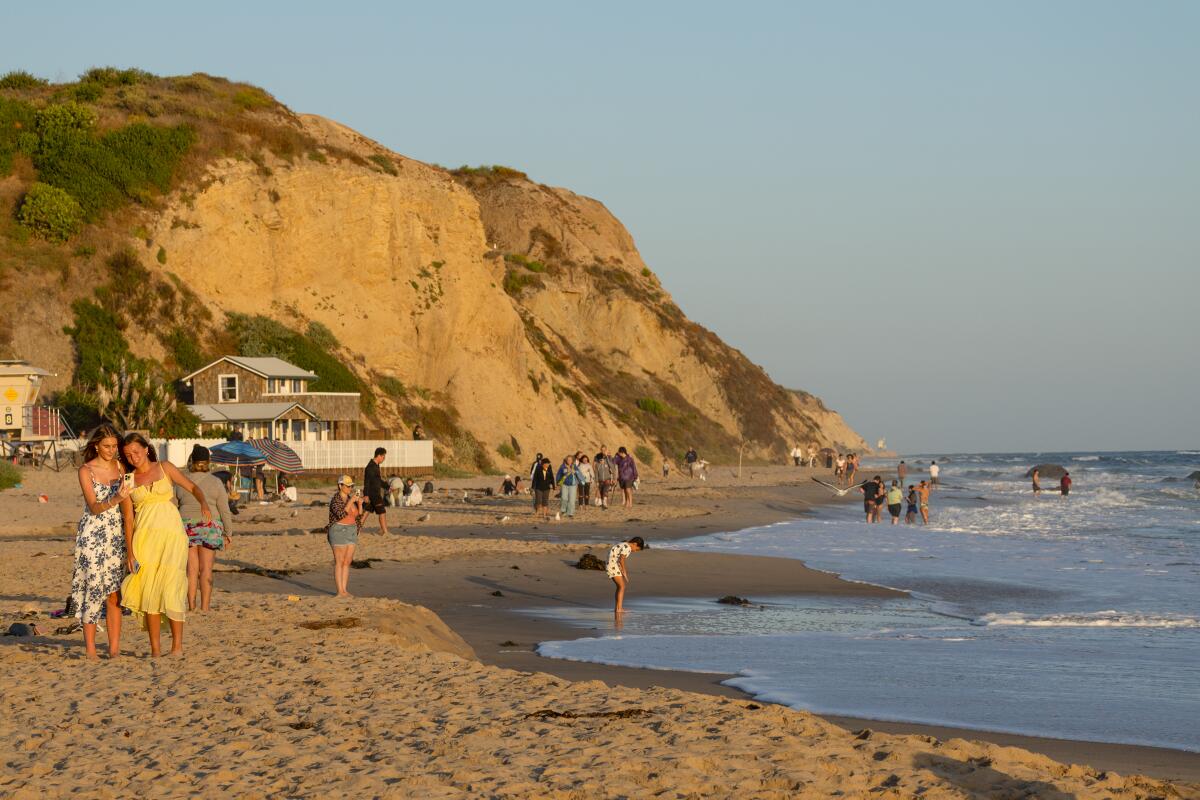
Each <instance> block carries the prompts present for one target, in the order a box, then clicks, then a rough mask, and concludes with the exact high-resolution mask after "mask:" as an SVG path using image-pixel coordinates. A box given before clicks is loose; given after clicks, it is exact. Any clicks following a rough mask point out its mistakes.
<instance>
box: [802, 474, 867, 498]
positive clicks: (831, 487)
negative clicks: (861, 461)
mask: <svg viewBox="0 0 1200 800" xmlns="http://www.w3.org/2000/svg"><path fill="white" fill-rule="evenodd" d="M813 483H819V484H821V485H822V486H824V487H825V488H826V489H829V490H830V491H832V492H835V493H836V494H837V496H838V497H845V496H846V495H848V494H850V491H851V490H852V489H857V488H858V487H860V486H862V485H863V483H866V481H863V483H856V484H854V485H853V486H847V487H846V488H845V489H842V488H840V487H837V486H834V485H833V484H832V483H826V482H825V481H823V480H820V479H819V478H813Z"/></svg>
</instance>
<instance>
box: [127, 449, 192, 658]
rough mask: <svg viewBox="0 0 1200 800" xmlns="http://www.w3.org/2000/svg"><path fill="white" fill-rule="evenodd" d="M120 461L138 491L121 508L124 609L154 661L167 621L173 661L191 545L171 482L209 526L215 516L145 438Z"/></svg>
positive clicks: (180, 634)
mask: <svg viewBox="0 0 1200 800" xmlns="http://www.w3.org/2000/svg"><path fill="white" fill-rule="evenodd" d="M121 455H122V456H123V457H124V461H125V463H126V465H127V466H129V467H130V469H131V472H129V473H128V474H126V476H125V480H127V481H131V482H132V484H133V491H132V492H131V493H130V494H129V497H127V498H126V499H125V500H123V501H122V502H121V513H122V514H123V515H124V517H125V537H126V551H127V553H128V561H129V573H130V574H129V576H128V577H127V578H125V581H124V583H122V584H121V605H123V606H125V607H126V608H128V609H129V610H130V611H132V612H133V613H134V615H135V616H137V617H138V619H139V620H140V621H141V623H142V627H143V628H145V630H146V632H147V633H148V634H149V635H150V655H152V656H155V657H157V656H160V655H162V650H161V646H160V636H159V631H160V629H161V622H162V618H161V617H162V615H163V614H166V615H167V620H168V622H169V623H170V626H171V655H173V656H175V655H182V654H183V620H184V614H185V610H186V609H187V563H188V539H187V533H185V532H184V529H183V520H182V519H181V518H180V516H179V509H178V508H176V507H175V503H174V499H175V491H174V489H173V488H172V483H171V482H172V481H174V482H175V483H177V484H179V486H180V488H182V489H183V490H184V491H186V492H189V493H190V494H191V495H192V496H193V497H195V498H196V501H197V502H198V503H199V504H200V514H201V516H202V517H203V518H204V521H205V522H206V523H211V522H212V512H211V511H209V508H208V502H207V501H206V500H205V498H204V492H202V491H201V490H200V488H199V487H197V486H196V485H195V484H194V483H192V482H191V481H189V480H188V479H187V478H186V477H184V475H183V473H181V472H180V471H179V470H178V469H177V468H176V467H175V465H174V464H171V463H169V462H166V461H163V462H160V461H159V460H158V457H157V456H156V455H155V453H154V448H153V447H151V446H150V443H149V442H147V441H146V439H145V438H144V437H143V436H142V435H141V434H140V433H130V434H126V436H125V438H124V439H123V440H122V441H121Z"/></svg>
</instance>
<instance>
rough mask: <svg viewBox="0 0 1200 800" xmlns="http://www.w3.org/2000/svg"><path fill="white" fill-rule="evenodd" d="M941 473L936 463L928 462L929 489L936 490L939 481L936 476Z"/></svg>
mask: <svg viewBox="0 0 1200 800" xmlns="http://www.w3.org/2000/svg"><path fill="white" fill-rule="evenodd" d="M941 473H942V468H941V467H939V466H938V465H937V462H936V461H930V462H929V488H930V489H934V488H937V486H938V484H939V483H941V481H939V480H938V475H940V474H941Z"/></svg>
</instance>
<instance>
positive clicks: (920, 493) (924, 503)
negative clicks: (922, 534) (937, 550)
mask: <svg viewBox="0 0 1200 800" xmlns="http://www.w3.org/2000/svg"><path fill="white" fill-rule="evenodd" d="M917 497H918V498H919V499H920V510H921V524H922V525H928V524H929V484H928V483H926V482H925V481H921V484H920V485H919V486H918V487H917Z"/></svg>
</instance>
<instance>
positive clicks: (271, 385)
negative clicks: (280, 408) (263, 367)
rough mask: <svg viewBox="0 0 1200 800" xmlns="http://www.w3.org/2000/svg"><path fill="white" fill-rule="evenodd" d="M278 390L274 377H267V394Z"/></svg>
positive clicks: (275, 392)
mask: <svg viewBox="0 0 1200 800" xmlns="http://www.w3.org/2000/svg"><path fill="white" fill-rule="evenodd" d="M278 391H279V390H278V389H277V388H276V385H275V379H274V378H267V394H277V393H278Z"/></svg>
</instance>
